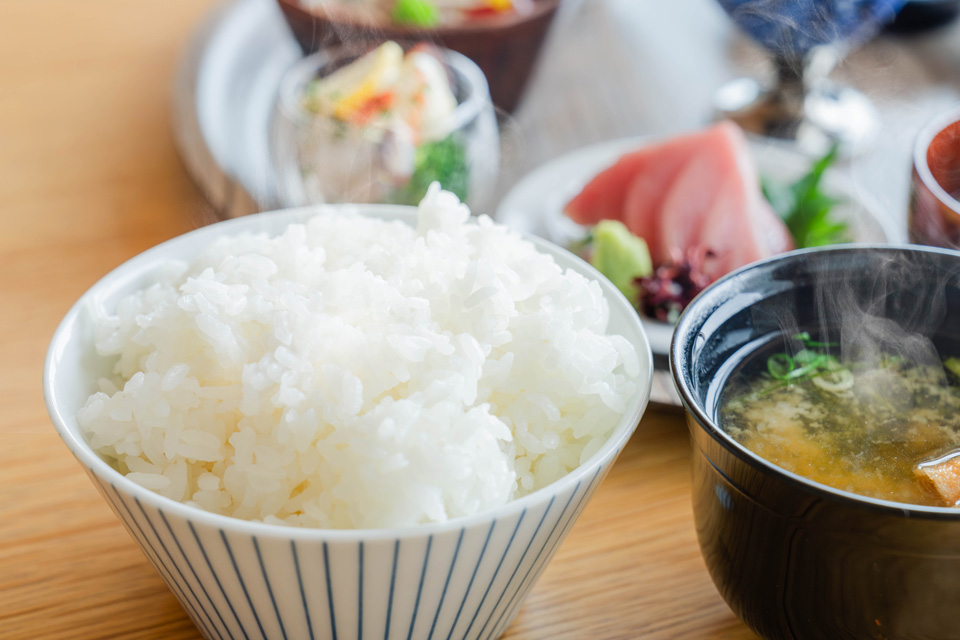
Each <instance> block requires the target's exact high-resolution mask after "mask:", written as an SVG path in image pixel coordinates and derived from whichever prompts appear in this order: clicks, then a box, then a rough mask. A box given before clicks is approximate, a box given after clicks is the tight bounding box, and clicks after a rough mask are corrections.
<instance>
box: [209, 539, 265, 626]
mask: <svg viewBox="0 0 960 640" xmlns="http://www.w3.org/2000/svg"><path fill="white" fill-rule="evenodd" d="M220 539H221V540H223V546H224V548H226V550H227V555H228V556H230V564H232V565H233V572H234V573H235V574H237V580H238V581H239V582H240V589H241V590H242V591H243V597H245V598H246V599H247V604H248V605H250V613H252V614H253V619H254V621H255V622H256V623H257V629H259V630H260V636H261V637H263V639H264V640H266V638H267V633H266V631H264V630H263V625H262V624H261V623H260V616H259V615H257V608H256V607H255V606H253V600H251V599H250V592H249V591H247V583H246V582H244V581H243V574H241V573H240V567H238V566H237V559H236V558H235V557H234V556H233V549H231V548H230V543H229V542H228V541H227V534H226V533H225V532H224V531H223V529H220Z"/></svg>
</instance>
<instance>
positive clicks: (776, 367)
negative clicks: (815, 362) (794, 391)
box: [767, 353, 796, 380]
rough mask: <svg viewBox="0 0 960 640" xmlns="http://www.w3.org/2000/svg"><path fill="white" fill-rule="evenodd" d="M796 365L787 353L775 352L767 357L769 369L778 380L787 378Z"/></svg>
mask: <svg viewBox="0 0 960 640" xmlns="http://www.w3.org/2000/svg"><path fill="white" fill-rule="evenodd" d="M795 366H796V365H795V364H794V362H793V358H791V357H790V356H788V355H787V354H785V353H775V354H774V355H772V356H770V357H769V358H767V371H769V372H770V375H772V376H773V377H774V378H776V379H777V380H786V379H787V378H788V376H789V375H790V372H791V371H793V369H794V367H795Z"/></svg>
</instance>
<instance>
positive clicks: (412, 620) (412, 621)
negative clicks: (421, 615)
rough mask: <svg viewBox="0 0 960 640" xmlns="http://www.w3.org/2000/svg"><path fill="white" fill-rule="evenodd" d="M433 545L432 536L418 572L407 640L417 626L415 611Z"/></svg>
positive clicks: (417, 609) (411, 639) (418, 605)
mask: <svg viewBox="0 0 960 640" xmlns="http://www.w3.org/2000/svg"><path fill="white" fill-rule="evenodd" d="M432 545H433V536H432V535H431V536H430V537H429V538H427V550H426V551H425V552H424V554H423V569H421V570H420V584H418V585H417V599H416V601H414V603H413V615H411V616H410V631H408V632H407V640H413V626H414V625H415V624H417V611H419V610H420V596H421V595H422V594H423V581H424V580H425V579H426V577H427V563H428V562H430V547H431V546H432Z"/></svg>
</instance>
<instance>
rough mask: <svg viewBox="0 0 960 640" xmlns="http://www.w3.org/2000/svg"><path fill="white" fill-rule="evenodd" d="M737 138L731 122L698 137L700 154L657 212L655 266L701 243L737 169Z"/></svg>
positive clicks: (653, 249)
mask: <svg viewBox="0 0 960 640" xmlns="http://www.w3.org/2000/svg"><path fill="white" fill-rule="evenodd" d="M737 135H741V136H742V134H741V133H740V130H739V129H737V128H736V127H735V126H734V125H732V124H730V123H721V124H718V125H716V126H714V127H711V128H709V129H707V130H706V131H704V132H702V133H701V134H700V135H699V142H700V144H699V146H698V148H697V152H696V153H695V154H694V155H693V156H692V157H691V158H690V160H689V161H688V162H687V163H686V164H685V165H684V166H683V167H682V168H681V169H680V171H679V172H678V175H677V177H676V179H674V180H673V182H672V183H671V184H670V185H669V186H668V188H667V193H665V194H664V195H663V196H661V202H662V204H661V206H660V207H659V208H658V209H657V211H656V212H655V213H654V215H655V216H656V217H657V220H658V224H657V227H656V228H655V235H651V236H650V237H651V239H652V242H648V243H647V244H648V245H650V254H651V257H652V258H653V261H654V262H655V263H662V262H668V261H670V260H671V259H672V258H673V257H674V256H677V255H683V254H685V253H687V250H688V249H690V248H691V247H694V246H697V245H699V244H700V243H701V235H702V234H701V228H702V226H703V221H704V217H705V215H706V213H707V212H708V211H710V210H711V209H712V208H713V207H714V206H715V205H716V203H717V198H718V197H720V196H721V195H724V193H725V192H726V191H729V189H728V188H727V183H728V182H729V181H730V180H731V177H732V176H731V169H732V168H734V167H735V166H736V159H735V156H736V152H737V151H736V142H733V141H734V140H735V136H737ZM734 179H735V177H734ZM757 184H759V182H758V183H757ZM755 190H756V187H755ZM627 215H629V214H627ZM708 246H712V245H709V244H708Z"/></svg>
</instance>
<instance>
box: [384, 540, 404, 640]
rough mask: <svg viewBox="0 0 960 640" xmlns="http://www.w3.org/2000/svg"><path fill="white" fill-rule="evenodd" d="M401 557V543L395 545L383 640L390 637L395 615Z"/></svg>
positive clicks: (397, 542)
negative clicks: (399, 560) (395, 593)
mask: <svg viewBox="0 0 960 640" xmlns="http://www.w3.org/2000/svg"><path fill="white" fill-rule="evenodd" d="M399 556H400V541H399V540H397V541H396V542H395V543H394V544H393V569H391V570H390V597H389V599H388V600H387V626H386V628H385V630H384V632H383V640H387V639H388V638H389V637H390V618H391V616H392V615H393V587H394V586H395V585H396V583H397V558H398V557H399Z"/></svg>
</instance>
